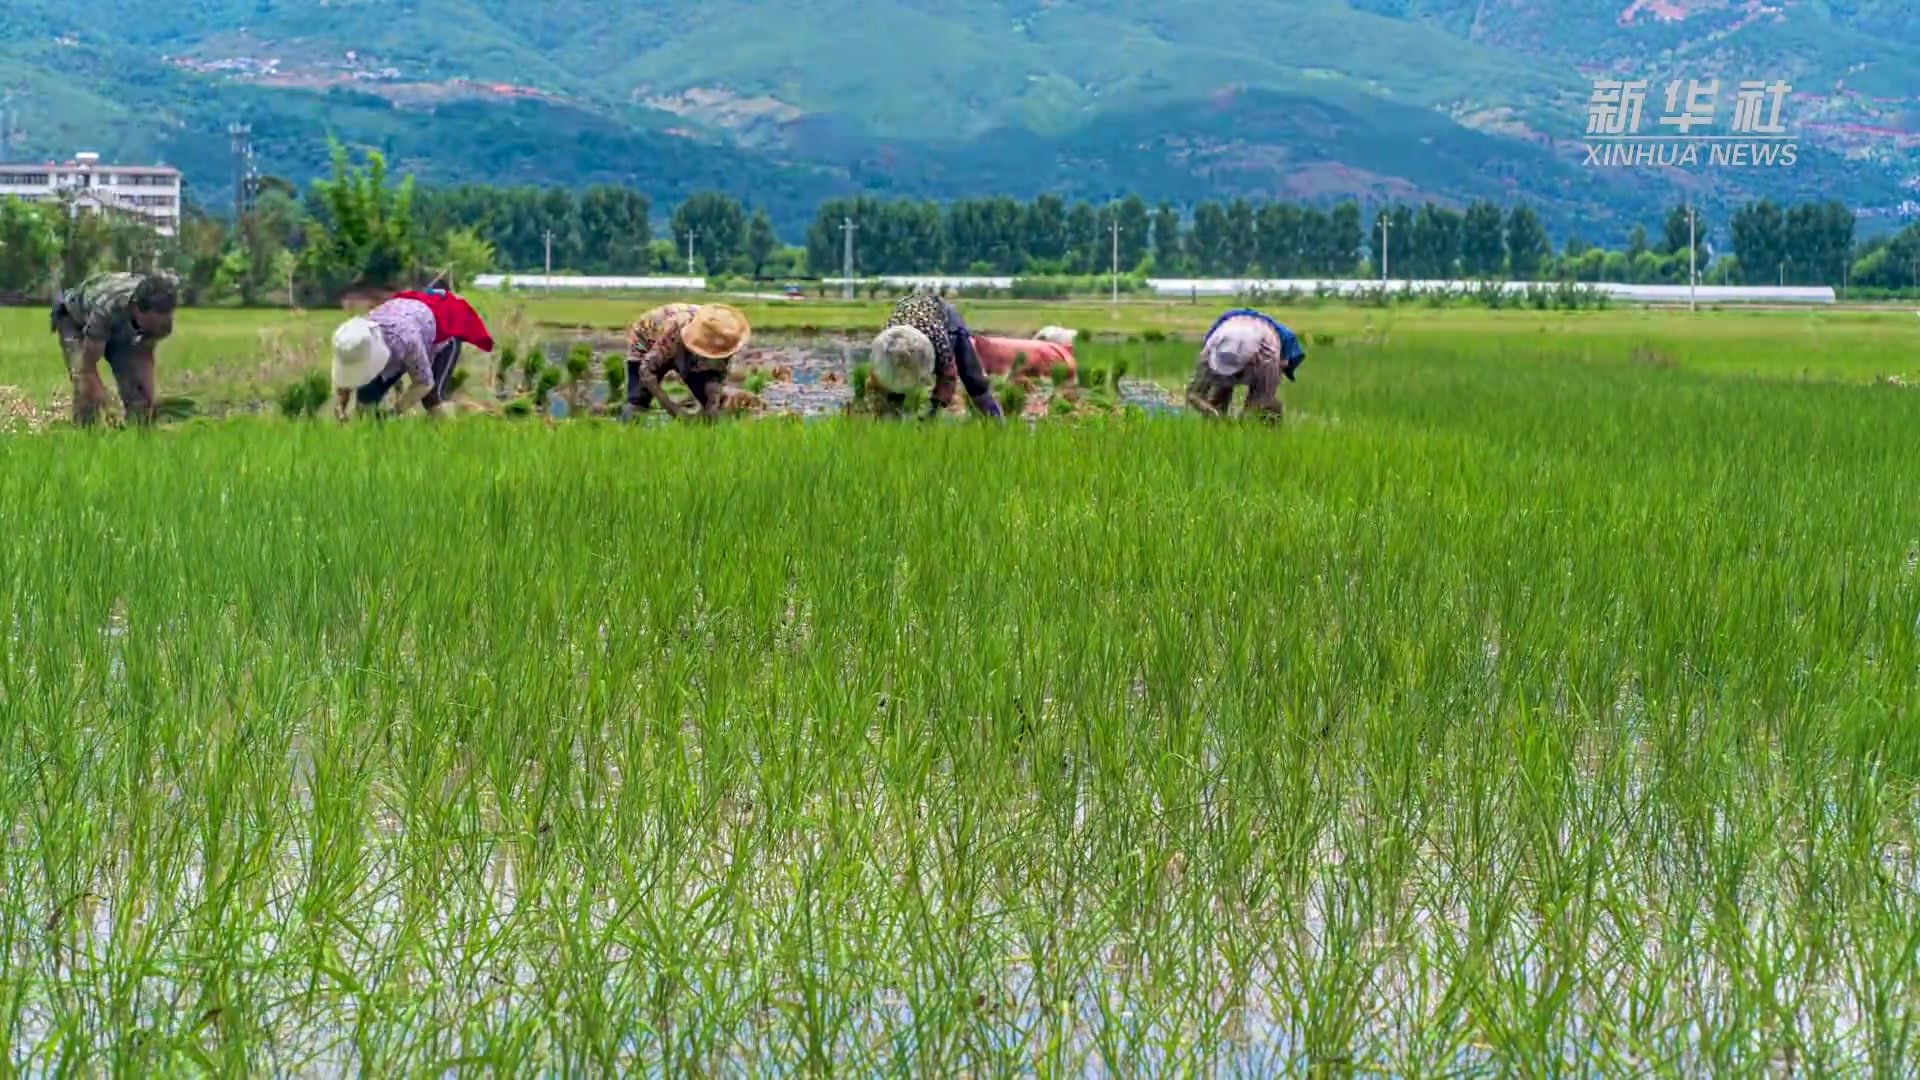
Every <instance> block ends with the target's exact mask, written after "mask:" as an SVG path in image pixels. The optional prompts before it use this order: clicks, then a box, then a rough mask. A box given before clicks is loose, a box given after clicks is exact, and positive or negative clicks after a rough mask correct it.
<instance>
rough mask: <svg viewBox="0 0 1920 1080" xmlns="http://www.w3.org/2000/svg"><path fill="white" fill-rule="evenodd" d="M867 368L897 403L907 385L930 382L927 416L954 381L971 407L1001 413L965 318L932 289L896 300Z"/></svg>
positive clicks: (949, 394)
mask: <svg viewBox="0 0 1920 1080" xmlns="http://www.w3.org/2000/svg"><path fill="white" fill-rule="evenodd" d="M871 371H872V373H873V380H874V381H875V382H877V383H879V384H880V389H881V390H883V391H884V392H885V393H886V395H887V401H888V402H889V403H891V404H892V405H893V406H894V407H895V408H898V407H899V406H900V404H901V403H902V402H903V401H905V400H906V392H907V391H908V390H911V389H913V388H914V387H917V386H925V385H927V384H928V383H929V382H931V383H932V384H933V394H932V396H931V399H930V401H929V403H928V410H927V415H928V416H929V417H931V416H933V415H935V414H936V413H937V412H938V411H939V410H941V409H945V408H947V407H948V406H950V405H952V404H953V391H954V389H955V387H956V386H958V385H960V384H963V383H964V384H965V385H966V388H967V396H968V397H969V398H970V399H971V400H972V401H973V405H974V408H976V409H979V410H980V412H981V413H982V414H984V415H986V416H991V417H993V418H994V419H996V420H998V419H1003V418H1004V416H1005V414H1003V413H1002V412H1001V411H1000V403H999V402H998V401H995V400H994V398H993V387H992V384H990V383H989V382H987V375H986V372H985V371H984V370H983V369H982V368H981V365H980V355H979V353H978V352H977V351H975V349H974V347H973V335H972V333H971V332H970V331H968V329H967V323H966V320H965V319H962V318H961V317H960V313H959V312H958V311H956V310H954V307H953V305H952V304H949V303H947V302H946V301H945V300H942V299H941V298H939V297H938V296H934V295H933V294H931V293H924V292H915V293H914V294H913V295H912V296H908V297H906V298H904V299H902V300H901V301H900V302H899V303H898V304H895V305H894V308H893V314H892V315H891V316H890V317H889V318H888V319H887V325H886V328H885V329H883V330H881V331H880V333H879V335H878V336H876V337H875V338H874V339H873V351H872V366H871Z"/></svg>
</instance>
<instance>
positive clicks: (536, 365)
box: [520, 345, 547, 390]
mask: <svg viewBox="0 0 1920 1080" xmlns="http://www.w3.org/2000/svg"><path fill="white" fill-rule="evenodd" d="M546 370H547V354H546V352H545V350H543V349H541V348H540V347H539V346H538V345H530V346H528V347H527V350H526V352H525V353H523V354H521V357H520V388H521V389H522V390H532V389H533V388H534V387H535V386H536V385H538V384H539V382H540V375H541V373H542V372H544V371H546Z"/></svg>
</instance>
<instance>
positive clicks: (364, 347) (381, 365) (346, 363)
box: [333, 316, 388, 390]
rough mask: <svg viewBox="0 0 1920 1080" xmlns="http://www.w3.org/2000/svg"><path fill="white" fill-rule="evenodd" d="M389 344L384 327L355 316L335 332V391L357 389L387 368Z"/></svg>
mask: <svg viewBox="0 0 1920 1080" xmlns="http://www.w3.org/2000/svg"><path fill="white" fill-rule="evenodd" d="M387 358H388V354H387V341H386V338H385V337H384V336H382V335H381V333H380V328H379V327H377V326H375V325H373V323H372V322H371V321H369V320H368V319H367V318H365V317H364V316H355V317H353V318H351V319H348V320H347V321H346V322H344V323H341V324H340V328H339V329H338V330H335V331H334V332H333V388H334V389H335V390H357V389H359V388H360V387H362V386H365V385H366V384H368V383H370V382H372V381H373V380H374V379H375V378H376V377H378V376H379V374H380V373H381V372H382V371H385V370H386V367H387Z"/></svg>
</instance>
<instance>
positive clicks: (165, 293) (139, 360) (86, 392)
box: [52, 274, 174, 424]
mask: <svg viewBox="0 0 1920 1080" xmlns="http://www.w3.org/2000/svg"><path fill="white" fill-rule="evenodd" d="M173 308H174V285H173V280H172V279H171V278H168V277H165V276H162V275H155V274H98V275H95V276H94V277H91V278H88V279H87V280H86V281H84V282H82V283H81V284H80V285H79V286H78V287H77V288H74V289H71V290H69V291H68V292H66V293H65V294H63V295H62V296H61V297H60V299H59V300H58V301H57V302H55V304H54V305H53V319H52V322H53V332H54V333H55V334H56V335H58V336H59V338H60V349H61V352H63V353H64V354H65V356H66V363H67V374H68V376H69V377H70V378H71V379H72V380H73V420H74V423H76V424H91V423H93V422H94V421H95V420H96V419H98V417H99V413H100V407H101V406H102V405H104V404H106V400H107V389H106V387H105V386H104V385H103V384H102V383H101V382H100V361H101V360H103V359H104V360H105V361H106V362H107V367H108V368H110V369H112V371H113V379H114V382H116V383H118V384H119V387H120V404H121V406H122V407H123V408H124V409H125V410H126V414H127V420H128V421H129V422H131V423H136V424H144V423H148V422H150V421H151V420H152V419H153V410H154V386H153V382H154V378H153V376H154V372H153V369H154V346H155V345H157V344H158V343H159V342H160V341H161V340H163V339H164V338H166V337H167V336H168V335H169V334H171V333H173Z"/></svg>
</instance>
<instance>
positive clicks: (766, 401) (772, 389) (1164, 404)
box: [542, 332, 1179, 419]
mask: <svg viewBox="0 0 1920 1080" xmlns="http://www.w3.org/2000/svg"><path fill="white" fill-rule="evenodd" d="M870 340H871V339H870V338H867V337H857V336H852V335H832V334H791V335H756V336H755V337H754V338H753V339H752V341H750V342H749V343H748V345H747V347H746V348H745V349H743V350H741V352H740V354H739V355H738V356H736V357H735V358H734V360H733V363H732V365H731V370H730V372H729V378H728V383H729V386H730V388H731V389H732V390H734V391H736V392H740V391H742V389H743V387H744V386H745V385H746V383H747V381H748V380H749V379H750V378H751V377H752V376H753V375H754V374H755V373H759V374H760V375H763V376H764V377H765V378H766V380H767V381H766V384H765V385H764V386H763V387H762V388H761V389H760V390H759V392H758V393H756V394H754V395H753V397H754V398H755V399H756V400H755V402H754V403H753V405H752V406H751V411H756V412H758V411H766V412H773V413H786V414H791V415H796V416H800V417H804V418H808V419H817V418H821V417H826V416H832V415H835V414H837V413H840V412H842V411H844V410H845V409H846V407H847V406H848V404H850V403H851V402H852V401H853V396H854V395H853V388H852V385H851V383H850V380H851V378H852V375H853V370H854V368H855V366H857V365H859V364H861V363H864V362H865V361H866V359H867V349H868V345H869V343H870ZM580 345H586V346H587V347H588V348H590V349H592V350H593V353H594V355H595V357H597V358H605V357H624V356H625V355H626V350H627V342H626V337H625V336H624V335H617V334H605V333H598V334H596V333H581V332H573V333H567V334H558V335H555V336H551V337H548V338H547V339H545V340H544V341H543V342H542V349H543V351H544V352H545V355H546V357H547V361H548V363H550V364H554V365H564V364H565V363H566V359H567V356H568V354H569V353H571V352H572V351H573V350H574V349H575V348H576V347H578V346H580ZM598 369H599V363H598V361H597V362H596V364H595V371H598ZM675 381H677V380H675ZM1052 390H1053V388H1052V386H1051V385H1050V384H1048V383H1047V382H1046V381H1045V380H1038V381H1036V382H1035V384H1034V386H1033V389H1032V392H1031V396H1030V398H1029V400H1028V403H1027V413H1028V415H1030V416H1038V415H1043V414H1044V413H1045V411H1046V404H1047V401H1048V399H1049V397H1050V396H1051V394H1052ZM608 392H609V387H608V385H607V383H606V382H605V380H604V379H599V378H595V379H594V381H593V382H592V383H591V384H590V385H589V387H588V389H587V393H588V395H589V400H590V401H592V402H593V403H594V404H596V405H600V406H603V407H604V406H605V405H606V404H607V397H608ZM559 396H560V395H558V394H556V400H555V401H554V402H553V403H552V404H551V406H550V411H551V412H552V415H554V416H555V417H557V418H558V417H564V416H566V415H568V413H569V412H570V406H569V404H568V403H567V402H565V401H560V400H557V399H558V397H559ZM1117 398H1118V400H1119V403H1120V404H1121V405H1123V406H1124V405H1132V406H1136V407H1138V408H1140V409H1142V410H1144V411H1146V412H1148V413H1152V414H1159V413H1170V412H1177V411H1179V403H1178V401H1177V398H1176V396H1175V395H1173V394H1171V393H1169V392H1168V391H1166V390H1165V389H1164V388H1163V387H1161V386H1159V385H1158V384H1156V383H1154V382H1152V381H1150V380H1146V379H1123V380H1121V382H1120V385H1119V388H1118V394H1117ZM959 403H960V405H962V406H964V404H965V401H964V396H962V397H961V398H960V402H959Z"/></svg>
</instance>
